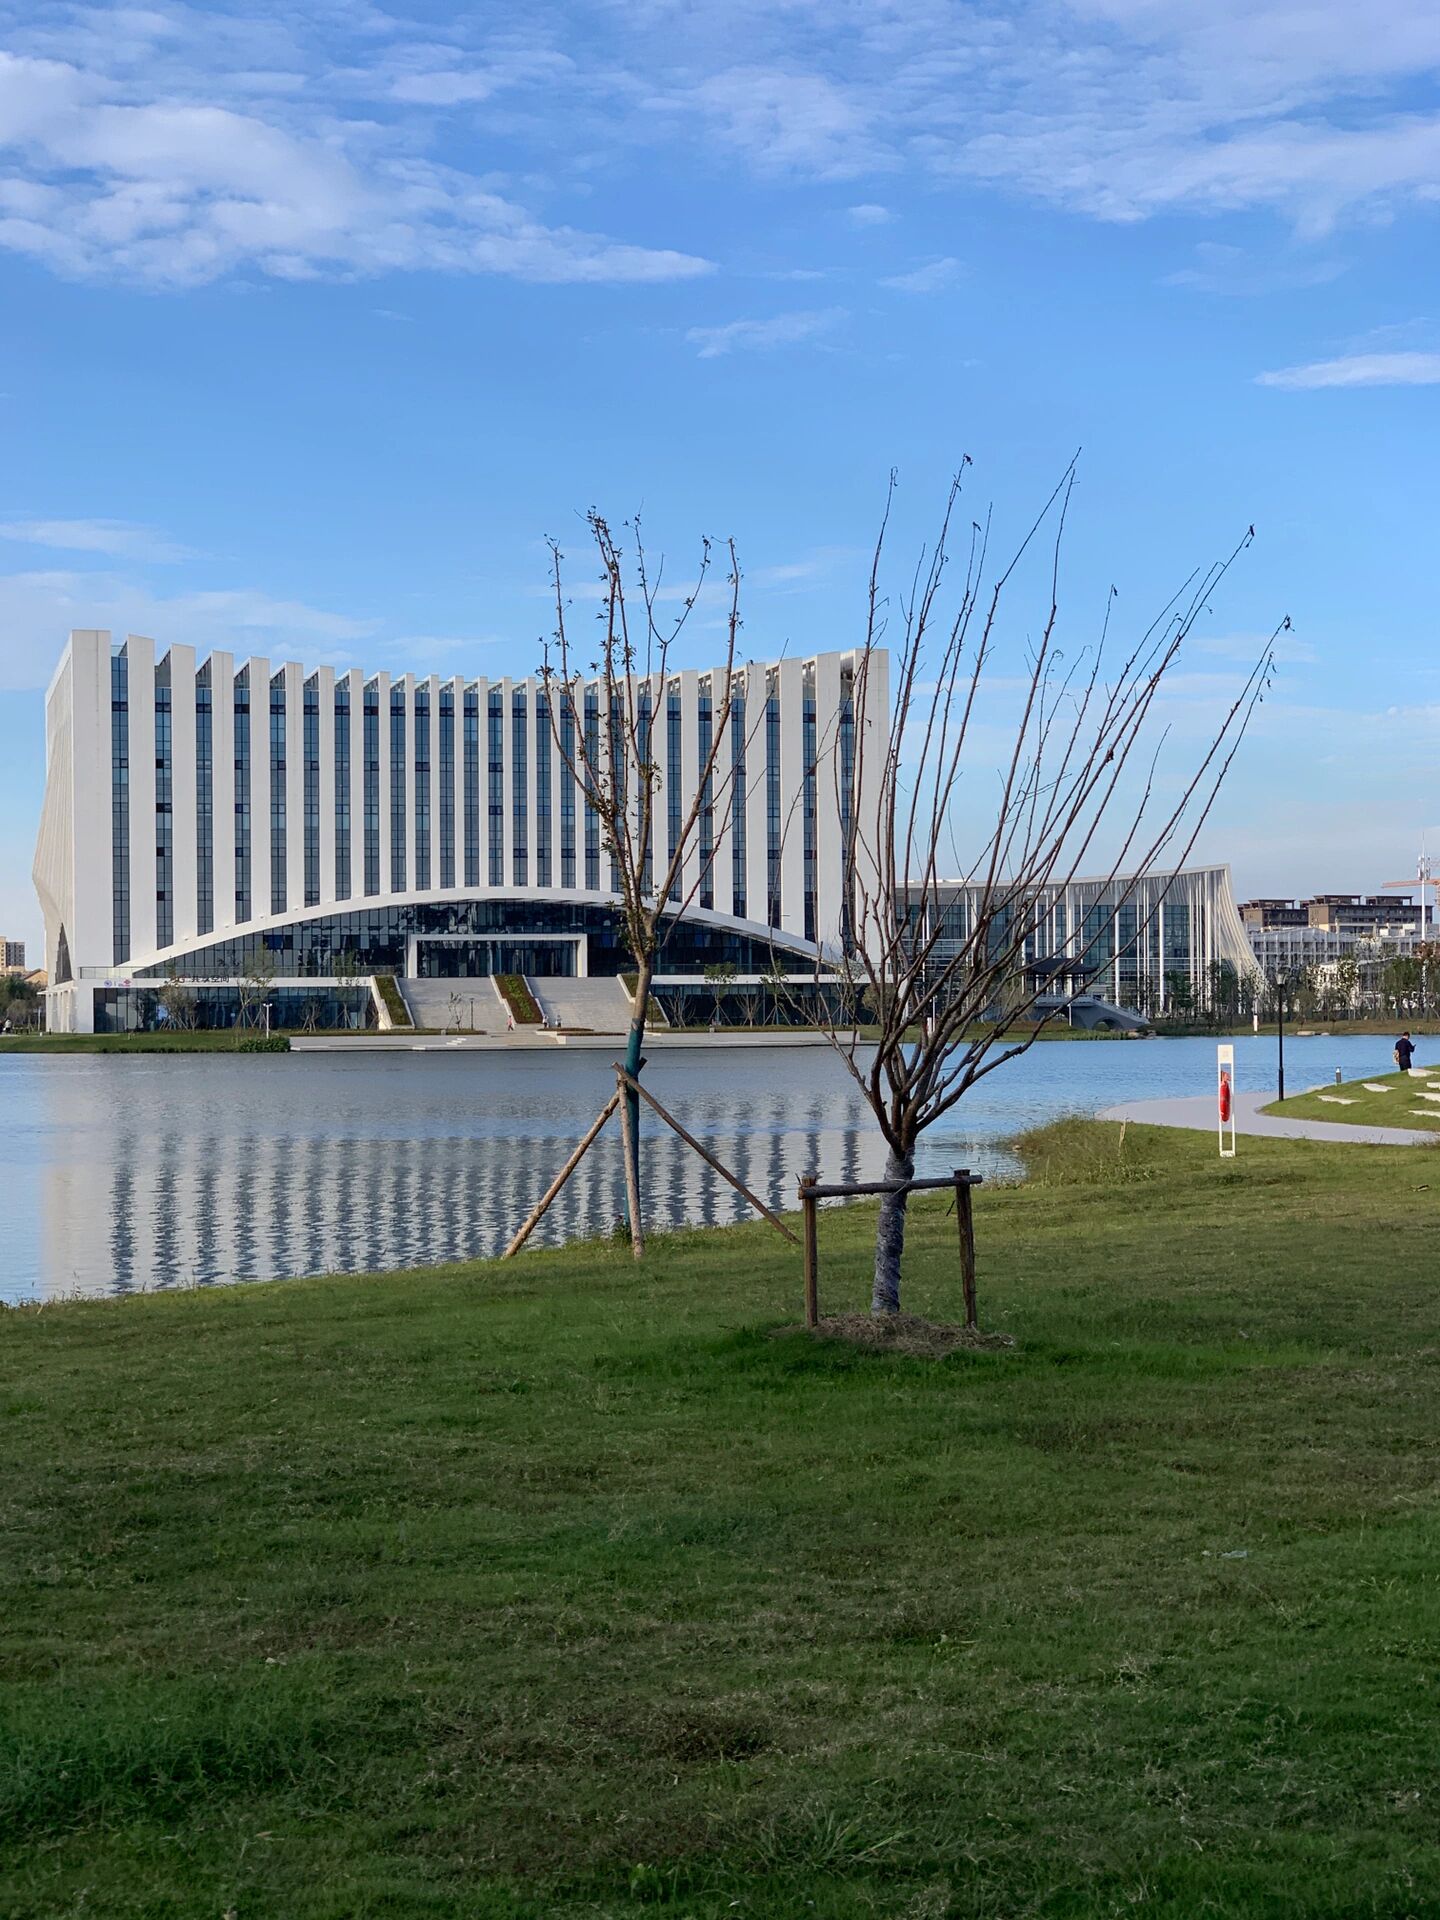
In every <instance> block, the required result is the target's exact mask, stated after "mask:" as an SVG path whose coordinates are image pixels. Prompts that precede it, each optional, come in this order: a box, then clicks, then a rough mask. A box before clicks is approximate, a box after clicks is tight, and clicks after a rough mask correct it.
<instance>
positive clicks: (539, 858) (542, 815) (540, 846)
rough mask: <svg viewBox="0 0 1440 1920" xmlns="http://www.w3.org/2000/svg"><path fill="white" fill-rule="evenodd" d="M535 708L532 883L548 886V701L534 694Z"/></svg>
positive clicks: (538, 693) (541, 695) (539, 694)
mask: <svg viewBox="0 0 1440 1920" xmlns="http://www.w3.org/2000/svg"><path fill="white" fill-rule="evenodd" d="M534 705H535V884H536V886H537V887H548V886H549V885H550V824H551V823H550V802H551V792H550V702H549V701H548V700H547V699H546V697H545V695H544V694H543V693H540V692H538V691H537V692H536V693H535V695H534Z"/></svg>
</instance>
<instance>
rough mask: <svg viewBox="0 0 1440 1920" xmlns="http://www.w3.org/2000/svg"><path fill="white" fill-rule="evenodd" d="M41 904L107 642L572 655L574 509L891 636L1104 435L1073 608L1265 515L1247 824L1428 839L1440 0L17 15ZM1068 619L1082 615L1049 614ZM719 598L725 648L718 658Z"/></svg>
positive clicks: (24, 743)
mask: <svg viewBox="0 0 1440 1920" xmlns="http://www.w3.org/2000/svg"><path fill="white" fill-rule="evenodd" d="M0 49H3V51H0V435H3V441H0V444H3V450H4V460H3V468H0V928H3V929H4V930H5V931H7V932H9V933H11V934H12V935H13V934H17V933H18V934H20V935H23V936H25V937H27V938H29V939H30V940H31V941H32V942H34V943H35V945H36V947H37V949H38V934H39V916H38V913H37V910H36V908H35V904H34V900H33V895H32V892H31V888H30V883H29V877H28V876H29V863H30V854H31V848H32V843H33V833H34V823H35V819H36V817H37V815H38V810H39V801H40V792H41V784H42V773H43V768H42V762H43V734H42V718H41V696H42V690H43V687H44V685H45V683H46V681H47V679H48V677H49V674H50V672H51V669H52V667H53V664H54V660H55V657H56V655H57V653H58V651H59V648H60V646H61V644H62V642H63V639H64V635H65V633H66V631H67V630H68V628H69V627H71V626H110V627H113V628H114V629H116V630H117V631H119V632H123V631H125V630H126V629H129V630H132V631H137V632H144V633H149V634H152V635H153V636H154V637H155V638H156V639H157V640H159V641H160V642H162V643H165V642H170V641H187V642H191V643H193V644H195V645H197V646H199V647H201V648H202V649H203V648H206V647H209V646H212V645H227V646H230V647H232V648H233V649H234V650H235V651H236V652H239V653H245V652H249V651H256V652H265V653H268V654H270V655H271V656H272V657H277V658H278V657H292V658H294V657H298V658H300V659H302V660H304V661H306V662H307V663H311V664H314V663H317V662H320V661H335V662H337V663H338V662H342V661H343V662H350V661H354V662H356V663H358V664H361V665H364V666H367V667H376V666H383V667H388V668H390V669H392V670H404V669H405V668H406V667H414V668H416V669H423V670H432V669H433V670H439V671H460V670H465V671H471V672H486V673H498V672H502V671H507V670H508V671H515V672H521V671H526V670H528V669H529V668H531V667H532V666H533V665H534V664H535V661H536V658H537V655H538V636H539V635H540V633H541V632H542V631H543V629H544V627H545V625H546V617H545V603H544V585H545V549H544V537H545V536H546V535H547V534H555V535H557V536H559V537H560V538H561V540H562V542H565V543H566V544H567V546H568V549H569V551H570V552H571V553H572V554H573V555H575V556H576V560H577V571H579V572H580V573H581V574H582V576H583V573H584V571H585V563H584V560H583V555H582V549H581V544H580V542H579V540H578V538H577V537H576V536H577V535H578V533H579V531H580V529H579V516H580V515H582V514H583V511H584V509H585V508H586V507H587V506H588V505H590V504H591V503H592V502H593V503H597V504H599V505H601V506H602V507H604V508H605V509H607V510H608V511H609V512H611V513H612V514H613V515H615V516H616V517H623V516H624V515H626V514H628V513H629V512H631V511H632V510H633V509H634V508H636V507H637V506H639V507H643V509H644V513H645V517H646V522H647V526H648V531H649V537H650V539H651V541H652V543H653V544H654V545H655V546H656V547H657V548H660V549H663V550H664V552H665V553H666V555H667V556H668V558H669V562H670V565H671V568H672V577H674V578H677V579H678V578H679V576H680V574H681V572H682V571H683V568H684V565H685V564H686V563H687V562H688V559H689V557H690V556H691V555H692V553H693V551H694V547H695V542H696V539H697V537H698V536H699V535H700V534H701V533H709V534H712V535H715V536H717V537H723V536H725V535H729V534H733V535H734V536H735V538H736V539H737V541H738V542H739V545H740V548H741V553H742V558H743V563H744V566H745V570H746V586H745V613H746V629H745V648H746V651H747V652H748V653H751V654H753V655H755V656H757V657H758V656H762V655H768V654H772V653H776V652H779V651H780V650H781V649H782V648H785V647H789V648H790V649H791V650H792V651H794V650H799V649H800V648H814V647H817V646H829V645H848V644H852V643H853V642H854V640H855V639H856V638H857V637H858V633H859V621H860V619H861V615H862V588H863V582H864V573H865V566H866V554H867V551H868V547H869V543H870V541H871V539H872V537H873V533H874V529H875V525H876V520H877V516H878V512H879V509H880V506H881V503H882V499H883V493H884V485H885V476H886V473H887V471H888V469H889V468H890V467H891V466H892V465H893V466H895V467H897V468H898V469H899V471H900V476H901V492H900V497H899V508H900V510H899V515H898V525H897V545H896V553H897V557H898V555H899V554H900V553H902V552H906V551H908V550H909V549H910V547H912V546H913V545H914V543H915V542H917V541H918V540H919V539H920V538H921V537H922V535H923V533H924V532H925V531H926V530H927V528H928V527H929V526H930V524H931V523H932V521H933V517H934V512H935V509H936V508H937V507H938V504H939V501H940V499H941V497H942V495H943V490H944V486H945V482H946V478H947V476H948V474H949V472H950V471H951V470H952V469H953V468H954V467H956V466H957V465H958V464H959V461H960V458H961V456H962V455H963V454H966V453H968V454H970V455H971V456H972V457H973V460H974V463H975V464H974V467H973V469H971V473H972V478H971V480H970V482H969V495H970V502H971V506H972V509H973V510H974V511H975V512H977V513H978V512H979V510H980V509H981V507H983V506H984V505H986V504H987V503H989V502H990V501H992V500H993V502H994V503H995V506H996V511H997V524H998V527H999V528H1000V538H1001V540H1002V542H1003V539H1004V537H1005V536H1006V534H1008V533H1010V532H1018V531H1019V529H1020V528H1021V526H1022V524H1024V523H1025V522H1026V521H1027V519H1028V517H1029V515H1030V514H1031V512H1032V511H1033V509H1034V508H1035V507H1036V506H1037V505H1038V504H1039V503H1040V502H1041V501H1043V499H1044V497H1045V495H1046V494H1047V493H1048V492H1049V489H1050V487H1051V485H1052V484H1053V482H1054V479H1055V478H1056V476H1057V475H1058V473H1059V472H1060V471H1061V470H1062V468H1063V467H1064V465H1065V463H1066V461H1067V460H1068V458H1069V456H1070V454H1071V452H1072V451H1073V449H1074V448H1075V447H1077V446H1083V448H1084V457H1083V464H1082V480H1081V487H1080V491H1079V494H1078V496H1077V502H1076V509H1075V512H1074V514H1073V516H1072V520H1071V526H1070V533H1069V543H1068V549H1067V555H1066V561H1065V566H1064V572H1063V598H1064V608H1065V616H1064V617H1065V620H1066V622H1067V623H1068V624H1067V627H1066V632H1067V636H1073V637H1074V639H1075V640H1079V639H1081V638H1083V637H1084V636H1086V635H1088V634H1089V633H1091V632H1093V630H1094V625H1095V621H1096V617H1097V616H1098V614H1099V612H1100V611H1101V609H1102V607H1103V603H1104V597H1105V593H1106V590H1107V589H1108V587H1109V585H1110V584H1111V583H1112V582H1113V583H1114V584H1115V585H1116V586H1118V588H1119V589H1120V600H1119V602H1118V606H1119V608H1120V609H1121V611H1122V614H1123V616H1124V617H1125V618H1126V619H1127V620H1129V621H1131V622H1132V623H1133V624H1134V625H1136V626H1139V625H1142V624H1143V623H1144V621H1145V620H1146V619H1148V617H1149V615H1150V614H1151V613H1152V612H1153V611H1154V610H1155V608H1156V607H1157V606H1158V605H1159V604H1160V603H1161V602H1163V601H1164V600H1165V599H1166V598H1167V597H1168V595H1169V593H1170V592H1171V590H1172V589H1173V588H1174V587H1175V586H1176V585H1178V584H1179V582H1180V581H1181V580H1183V579H1184V577H1185V576H1186V575H1187V574H1188V572H1189V571H1190V569H1191V568H1192V567H1193V566H1195V565H1197V564H1204V563H1206V562H1208V561H1209V560H1210V559H1211V558H1213V557H1214V556H1215V555H1216V554H1218V553H1221V552H1224V551H1228V549H1229V548H1230V546H1231V545H1233V543H1234V541H1235V539H1236V538H1237V537H1238V536H1239V535H1240V534H1241V533H1243V531H1244V529H1245V527H1246V526H1247V524H1249V523H1250V522H1252V521H1253V522H1254V523H1255V525H1256V528H1257V536H1258V537H1257V540H1256V542H1255V545H1254V547H1253V548H1252V549H1251V550H1250V551H1249V552H1248V553H1247V554H1246V555H1245V556H1244V558H1243V560H1242V562H1241V563H1240V564H1239V565H1238V566H1237V568H1236V570H1235V571H1234V572H1233V573H1232V574H1231V576H1230V577H1229V579H1228V580H1227V582H1226V583H1225V587H1224V589H1223V591H1222V593H1220V594H1219V595H1218V596H1217V598H1216V601H1215V604H1214V608H1213V613H1212V614H1211V615H1210V616H1208V617H1207V619H1206V620H1205V622H1204V623H1203V624H1202V626H1201V628H1200V629H1199V631H1198V632H1197V635H1196V641H1195V644H1194V647H1193V649H1192V651H1191V654H1190V658H1189V661H1188V664H1187V666H1186V668H1185V670H1184V672H1183V674H1182V676H1181V677H1180V679H1179V680H1178V681H1177V683H1176V686H1175V689H1174V691H1173V694H1172V696H1171V699H1170V702H1169V707H1168V710H1167V718H1168V719H1169V721H1170V723H1171V725H1172V727H1173V730H1174V731H1173V740H1174V743H1175V747H1176V750H1177V752H1179V753H1181V754H1182V755H1183V753H1184V752H1185V750H1186V747H1187V744H1189V743H1193V742H1194V741H1195V740H1198V739H1199V738H1200V737H1201V736H1202V735H1203V733H1204V730H1205V728H1206V726H1207V724H1208V722H1209V719H1210V718H1211V716H1212V715H1213V714H1214V713H1215V711H1216V710H1217V708H1218V706H1219V705H1220V704H1221V703H1222V702H1223V701H1224V699H1225V697H1226V695H1227V692H1228V690H1229V689H1230V688H1231V687H1232V686H1233V684H1234V682H1235V678H1236V676H1237V674H1238V673H1240V672H1241V671H1242V670H1243V665H1242V663H1243V662H1244V661H1245V660H1246V659H1247V657H1248V656H1249V655H1250V654H1251V653H1252V652H1253V650H1254V648H1255V646H1256V645H1257V644H1258V642H1259V637H1260V636H1261V635H1263V634H1264V633H1266V632H1268V631H1270V629H1271V628H1273V627H1274V626H1275V624H1276V623H1277V622H1278V621H1279V620H1280V618H1281V617H1282V616H1283V615H1284V614H1287V613H1288V614H1289V615H1290V616H1291V619H1292V621H1293V632H1292V634H1291V635H1290V636H1288V637H1287V639H1286V642H1285V645H1284V649H1283V652H1282V658H1281V663H1280V672H1279V675H1278V678H1277V682H1276V685H1275V687H1274V689H1273V691H1272V694H1271V697H1270V700H1269V701H1268V703H1267V704H1266V706H1265V707H1264V708H1263V709H1262V711H1261V714H1260V716H1259V718H1258V720H1257V724H1256V726H1255V729H1254V732H1253V734H1252V736H1251V739H1250V741H1249V742H1248V744H1247V746H1246V748H1245V750H1244V752H1243V754H1242V758H1241V761H1240V763H1239V765H1238V767H1237V770H1236V772H1235V775H1234V776H1233V779H1232V781H1231V783H1230V785H1229V787H1228V789H1227V791H1226V793H1225V794H1224V796H1223V797H1222V800H1221V802H1220V805H1219V806H1218V808H1217V810H1216V812H1215V814H1214V816H1213V818H1212V821H1211V822H1210V824H1209V825H1208V826H1207V828H1206V830H1205V832H1204V834H1203V837H1202V840H1201V843H1200V851H1201V852H1202V853H1204V854H1206V855H1208V856H1210V857H1214V858H1222V859H1229V860H1230V861H1231V862H1232V863H1233V865H1234V868H1235V873H1236V881H1237V886H1238V887H1239V889H1240V890H1241V891H1242V892H1252V891H1274V892H1290V891H1306V890H1313V889H1316V888H1321V887H1325V888H1351V887H1362V886H1369V885H1373V884H1375V883H1377V882H1379V881H1381V880H1388V879H1391V878H1393V877H1395V876H1396V875H1397V874H1401V873H1404V872H1405V871H1407V870H1408V869H1409V866H1410V864H1411V862H1412V860H1413V857H1414V853H1415V850H1416V847H1417V845H1418V841H1419V837H1420V834H1421V832H1422V830H1424V829H1425V828H1426V827H1427V825H1429V826H1431V827H1432V829H1433V838H1434V839H1436V840H1440V826H1437V825H1436V823H1440V794H1437V792H1436V780H1435V775H1436V762H1437V758H1440V754H1437V722H1440V653H1437V647H1436V639H1435V634H1434V626H1435V611H1434V609H1435V603H1436V594H1435V584H1436V583H1435V572H1436V558H1435V555H1436V541H1435V535H1434V522H1435V518H1436V488H1435V484H1434V479H1433V472H1434V467H1435V462H1436V453H1435V447H1436V440H1437V432H1436V428H1437V414H1440V408H1437V401H1440V294H1437V289H1436V285H1435V280H1436V258H1437V251H1436V244H1435V242H1436V229H1437V220H1440V208H1437V199H1440V97H1437V85H1436V82H1437V75H1440V10H1437V9H1436V8H1435V7H1434V6H1433V4H1430V3H1429V0H1387V4H1386V5H1384V6H1381V7H1376V6H1374V5H1365V6H1361V5H1359V4H1351V3H1350V0H1344V3H1342V0H1317V3H1315V4H1302V3H1301V0H1291V3H1290V4H1287V5H1271V4H1266V3H1265V0H1252V3H1251V4H1241V3H1240V0H1209V4H1207V5H1205V6H1204V7H1198V6H1197V7H1190V6H1179V5H1175V4H1164V3H1162V0H1074V3H1071V4H1066V3H1062V0H1055V3H1053V4H1052V3H1050V0H1036V3H1035V4H1029V3H1028V0H1020V3H1019V4H1014V3H1012V4H1009V5H1005V6H992V7H986V6H979V5H977V6H966V5H961V4H955V3H954V0H823V4H822V0H768V4H763V5H762V4H751V3H750V0H733V3H729V4H727V3H725V0H722V3H721V4H718V5H716V6H712V7H709V8H699V7H696V6H694V5H691V4H682V3H681V0H673V3H672V0H628V4H625V5H620V4H618V0H568V3H565V4H554V5H548V4H545V3H544V0H539V3H538V4H537V3H534V0H532V4H528V5H527V6H526V7H524V8H504V7H499V6H494V5H490V6H484V5H482V6H479V7H471V8H466V9H463V10H462V9H460V8H457V7H453V6H441V5H421V6H411V7H408V8H406V9H405V10H404V11H403V12H402V11H399V10H396V11H388V10H382V9H380V8H378V7H367V6H366V5H365V4H364V0H357V3H356V4H329V5H327V4H325V3H324V0H309V4H307V5H305V6H304V7H300V6H297V5H287V4H269V5H267V4H263V3H261V0H257V3H256V4H252V5H251V6H249V7H247V8H246V9H245V10H244V11H238V10H231V9H229V8H227V7H225V6H223V5H207V6H206V7H204V8H194V9H192V8H186V7H183V6H166V5H156V6H146V7H138V6H137V7H117V8H114V9H110V8H87V7H84V6H59V5H46V4H36V3H35V0H29V4H26V5H24V6H6V5H5V4H3V0H0ZM1042 617H1043V606H1042V605H1041V604H1040V601H1039V599H1038V597H1036V596H1035V595H1034V594H1031V595H1030V597H1029V600H1028V604H1027V603H1025V602H1024V601H1023V600H1022V602H1021V603H1020V604H1017V605H1016V607H1015V609H1014V614H1013V628H1012V633H1011V637H1012V639H1013V640H1014V642H1015V643H1016V644H1023V639H1024V636H1025V634H1026V632H1029V631H1033V630H1034V627H1035V625H1036V624H1038V621H1039V620H1040V619H1041V618H1042ZM718 620H719V609H718V607H716V606H713V605H709V604H705V605H702V606H701V608H700V609H699V610H698V614H697V619H696V623H695V625H694V627H693V629H692V632H691V634H690V637H689V640H688V641H687V647H688V651H689V656H690V657H691V658H692V659H696V660H698V659H700V658H702V657H703V656H704V655H705V654H706V653H707V652H708V651H711V650H713V647H714V644H715V634H716V631H717V625H716V623H717V622H718Z"/></svg>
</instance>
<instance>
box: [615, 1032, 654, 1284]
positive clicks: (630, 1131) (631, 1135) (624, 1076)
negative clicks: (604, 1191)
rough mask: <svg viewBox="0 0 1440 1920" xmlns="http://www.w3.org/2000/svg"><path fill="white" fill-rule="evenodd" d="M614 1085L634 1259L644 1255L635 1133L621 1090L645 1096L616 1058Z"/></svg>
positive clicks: (628, 1106)
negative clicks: (628, 1089) (627, 1088)
mask: <svg viewBox="0 0 1440 1920" xmlns="http://www.w3.org/2000/svg"><path fill="white" fill-rule="evenodd" d="M615 1080H616V1087H615V1093H614V1101H615V1104H616V1105H617V1106H618V1107H619V1109H620V1135H621V1141H622V1144H623V1146H624V1151H625V1203H626V1206H627V1208H628V1210H629V1214H630V1251H631V1253H633V1254H634V1256H635V1258H636V1259H637V1260H641V1259H643V1258H644V1256H645V1227H644V1223H643V1222H642V1220H641V1218H640V1179H639V1175H638V1173H637V1171H636V1165H637V1161H636V1152H635V1148H636V1144H637V1143H636V1135H635V1116H634V1115H633V1114H632V1113H631V1111H630V1102H629V1101H628V1100H627V1099H626V1098H625V1089H626V1086H627V1085H629V1086H631V1087H633V1088H634V1089H635V1091H636V1092H637V1093H638V1094H640V1095H641V1096H642V1097H644V1098H648V1095H646V1094H645V1089H644V1088H643V1087H642V1086H641V1085H640V1082H639V1081H638V1080H634V1079H632V1078H631V1076H630V1075H629V1074H628V1073H626V1071H625V1069H624V1068H623V1067H622V1066H621V1065H620V1063H619V1062H618V1061H617V1062H616V1063H615Z"/></svg>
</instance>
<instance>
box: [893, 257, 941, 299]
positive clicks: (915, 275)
mask: <svg viewBox="0 0 1440 1920" xmlns="http://www.w3.org/2000/svg"><path fill="white" fill-rule="evenodd" d="M959 277H960V262H959V261H958V260H952V259H951V258H950V257H949V256H948V255H947V256H946V257H945V259H943V260H930V261H927V263H926V264H925V265H924V266H922V267H916V268H915V269H914V270H913V271H912V272H910V273H895V274H891V275H890V277H889V278H888V279H886V280H882V281H881V282H880V284H881V286H882V287H891V288H893V289H894V291H895V292H896V293H939V292H940V291H941V289H942V288H944V287H949V286H953V285H954V283H955V281H956V280H958V279H959Z"/></svg>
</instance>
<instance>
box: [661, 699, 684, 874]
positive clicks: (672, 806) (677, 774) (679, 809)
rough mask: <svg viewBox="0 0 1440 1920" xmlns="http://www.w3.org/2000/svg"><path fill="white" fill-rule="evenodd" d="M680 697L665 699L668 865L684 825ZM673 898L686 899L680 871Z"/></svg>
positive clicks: (666, 845) (666, 846) (666, 856)
mask: <svg viewBox="0 0 1440 1920" xmlns="http://www.w3.org/2000/svg"><path fill="white" fill-rule="evenodd" d="M680 738H681V729H680V696H679V694H678V693H670V694H667V695H666V697H665V864H666V866H667V868H668V866H669V864H670V862H671V861H672V860H673V859H674V858H675V854H676V851H677V849H678V848H679V845H680V834H681V830H682V828H683V825H684V818H685V816H684V810H683V802H684V797H685V796H684V786H683V782H684V773H683V771H682V764H681V757H680ZM670 898H671V899H672V900H679V899H680V898H682V877H681V875H680V874H679V873H678V872H677V873H676V875H675V879H674V881H673V883H672V885H671V888H670Z"/></svg>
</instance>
